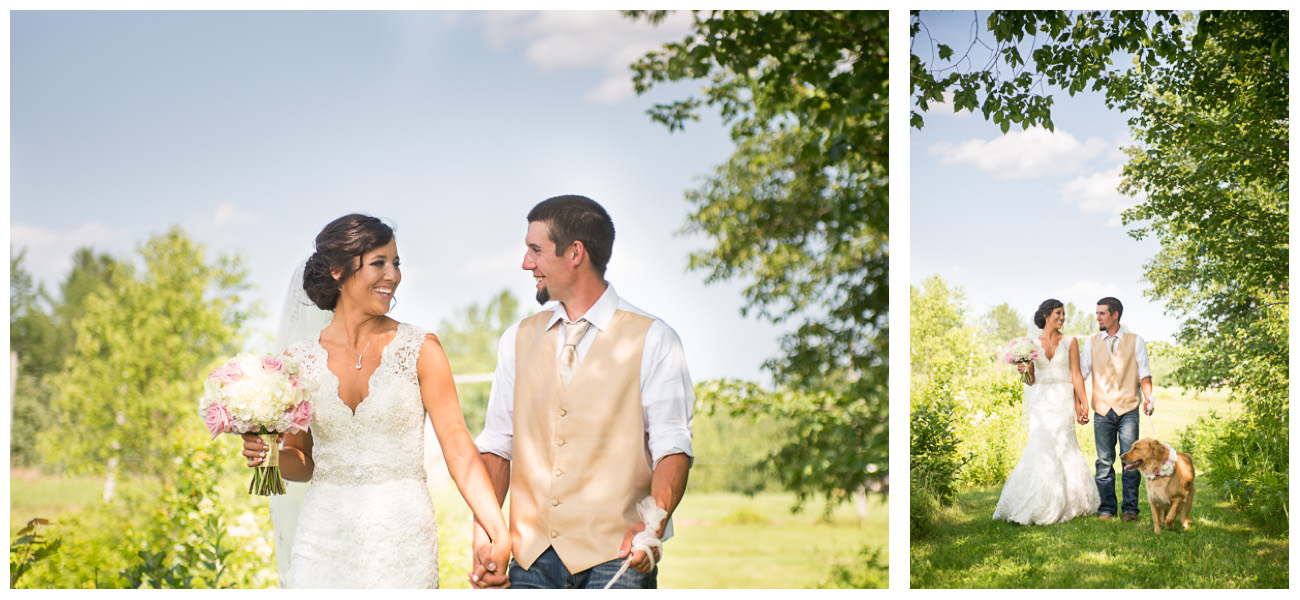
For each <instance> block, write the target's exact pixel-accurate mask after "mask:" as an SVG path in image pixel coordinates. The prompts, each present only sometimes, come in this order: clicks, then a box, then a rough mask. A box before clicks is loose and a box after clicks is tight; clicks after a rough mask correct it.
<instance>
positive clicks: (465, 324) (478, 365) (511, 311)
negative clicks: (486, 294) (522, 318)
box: [438, 290, 519, 374]
mask: <svg viewBox="0 0 1300 600" xmlns="http://www.w3.org/2000/svg"><path fill="white" fill-rule="evenodd" d="M518 321H519V299H518V298H515V296H514V294H511V293H510V291H509V290H502V292H501V293H500V294H497V295H496V296H494V297H493V298H492V299H490V300H488V301H487V303H486V304H485V305H483V306H479V304H478V303H477V302H476V303H474V304H471V305H469V306H468V307H465V308H463V309H460V310H457V311H456V315H455V316H454V317H453V318H451V319H443V320H442V322H441V323H440V324H439V325H438V340H439V341H440V342H441V343H442V348H443V350H445V351H446V352H447V360H448V361H450V362H451V364H452V367H453V370H454V371H455V372H456V373H457V374H471V373H491V372H492V371H494V370H495V369H496V364H497V342H499V341H500V339H501V334H503V333H505V331H506V329H508V328H510V327H511V326H512V325H514V324H515V323H516V322H518Z"/></svg>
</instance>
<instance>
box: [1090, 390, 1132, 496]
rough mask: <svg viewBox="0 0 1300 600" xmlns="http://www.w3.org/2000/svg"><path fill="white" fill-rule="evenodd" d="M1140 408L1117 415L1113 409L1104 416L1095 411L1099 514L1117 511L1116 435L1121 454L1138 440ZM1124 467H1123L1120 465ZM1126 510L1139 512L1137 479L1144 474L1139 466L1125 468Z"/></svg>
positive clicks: (1093, 423) (1094, 430) (1093, 425)
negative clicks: (1140, 472) (1139, 472)
mask: <svg viewBox="0 0 1300 600" xmlns="http://www.w3.org/2000/svg"><path fill="white" fill-rule="evenodd" d="M1139 410H1140V409H1136V408H1135V409H1133V410H1130V411H1128V412H1126V413H1124V414H1122V415H1116V414H1115V411H1114V409H1112V410H1111V411H1110V412H1108V413H1106V415H1105V416H1102V415H1099V414H1096V413H1093V420H1092V433H1093V436H1094V437H1095V439H1096V441H1097V491H1098V492H1100V493H1101V507H1100V508H1098V509H1097V512H1098V513H1099V514H1103V515H1114V514H1115V438H1116V437H1118V438H1119V453H1120V454H1121V455H1122V454H1124V453H1125V452H1128V449H1129V448H1130V447H1132V446H1133V442H1136V441H1137V440H1138V415H1139V412H1138V411H1139ZM1121 468H1122V467H1121ZM1122 479H1123V487H1124V506H1123V508H1124V513H1125V514H1127V513H1133V514H1135V515H1136V514H1138V482H1140V481H1142V476H1141V475H1139V474H1138V471H1137V470H1136V469H1134V470H1132V471H1124V475H1123V477H1122Z"/></svg>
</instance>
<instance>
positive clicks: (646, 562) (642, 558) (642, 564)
mask: <svg viewBox="0 0 1300 600" xmlns="http://www.w3.org/2000/svg"><path fill="white" fill-rule="evenodd" d="M643 530H645V523H637V524H636V525H633V526H631V527H628V528H627V531H625V532H623V545H621V546H619V547H618V558H619V560H622V559H624V558H626V557H627V554H628V551H629V550H630V549H631V548H632V538H634V537H636V534H638V533H641V532H642V531H643ZM660 535H663V533H662V532H660ZM652 551H653V552H654V561H655V564H658V562H659V558H660V554H659V549H657V548H656V549H653V550H652ZM628 566H629V567H631V568H633V569H636V570H637V572H638V573H649V572H650V570H651V569H653V568H654V565H653V564H651V562H650V558H649V557H647V556H646V555H645V551H644V550H637V551H636V552H633V553H632V562H630V563H628Z"/></svg>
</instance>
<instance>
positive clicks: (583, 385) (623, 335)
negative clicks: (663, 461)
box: [510, 310, 653, 573]
mask: <svg viewBox="0 0 1300 600" xmlns="http://www.w3.org/2000/svg"><path fill="white" fill-rule="evenodd" d="M550 317H551V313H550V312H543V313H540V314H538V315H535V316H533V317H530V318H528V319H524V320H523V321H522V322H521V323H520V324H519V328H518V331H517V335H516V339H515V356H516V361H517V362H516V367H515V413H514V450H513V459H512V460H511V464H510V469H511V470H510V534H511V536H512V537H511V543H512V546H513V550H514V557H515V560H516V561H518V562H519V564H520V565H521V566H523V567H524V568H525V569H527V568H529V567H531V566H532V564H533V561H534V560H537V557H538V556H540V555H541V554H542V553H543V552H545V551H546V548H547V547H548V546H554V547H555V552H556V553H557V554H559V556H560V559H561V560H563V561H564V565H565V567H567V568H568V569H569V571H570V572H572V573H577V572H578V571H582V570H586V569H589V568H591V567H593V566H595V565H598V564H600V563H603V562H606V561H610V560H614V559H616V558H618V550H619V546H620V545H621V544H622V543H623V533H624V532H625V531H626V530H627V528H628V527H630V526H632V525H634V524H636V523H638V522H640V520H641V519H640V517H639V516H638V515H637V512H636V504H637V502H639V501H640V500H641V499H642V498H645V497H646V496H648V495H650V476H651V464H650V463H651V459H650V455H649V452H648V450H647V449H646V433H645V418H644V416H643V415H642V412H641V354H642V351H643V349H644V348H645V339H646V331H648V330H649V329H650V323H651V322H652V321H653V320H652V319H650V318H649V317H645V316H643V315H638V314H636V313H630V312H627V311H622V310H620V311H617V312H615V313H614V317H613V319H611V320H610V323H609V327H608V329H607V330H605V331H600V332H598V333H597V334H596V339H595V340H594V341H593V342H592V345H591V348H590V349H589V350H588V351H587V355H586V357H585V358H583V361H582V364H580V365H579V366H578V371H577V373H575V374H574V376H573V380H572V381H570V382H569V387H568V389H565V388H564V387H563V386H562V385H561V383H560V378H559V375H558V373H557V371H556V350H557V348H558V345H559V340H558V339H557V338H558V336H559V329H560V328H559V324H558V322H557V323H556V325H555V326H553V327H551V328H550V329H547V330H543V329H542V328H543V327H546V323H547V321H548V320H549V319H550Z"/></svg>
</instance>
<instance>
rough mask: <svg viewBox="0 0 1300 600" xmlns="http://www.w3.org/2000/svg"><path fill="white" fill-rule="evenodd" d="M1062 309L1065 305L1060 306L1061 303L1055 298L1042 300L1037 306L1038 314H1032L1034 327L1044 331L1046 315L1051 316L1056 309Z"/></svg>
mask: <svg viewBox="0 0 1300 600" xmlns="http://www.w3.org/2000/svg"><path fill="white" fill-rule="evenodd" d="M1064 307H1065V305H1064V304H1061V301H1060V300H1057V299H1056V298H1048V299H1046V300H1044V301H1043V303H1042V304H1039V305H1038V312H1035V313H1034V325H1037V326H1038V328H1039V329H1046V328H1047V315H1050V314H1052V311H1054V310H1056V309H1058V308H1064Z"/></svg>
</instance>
